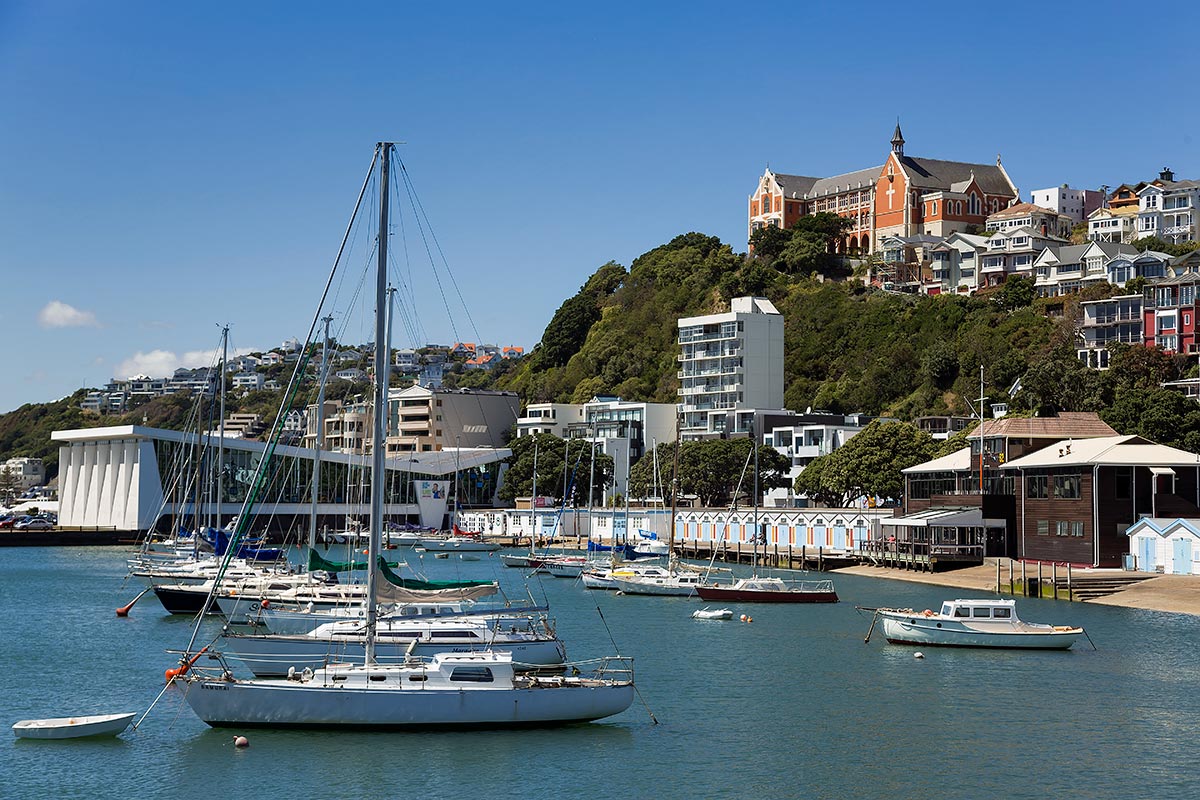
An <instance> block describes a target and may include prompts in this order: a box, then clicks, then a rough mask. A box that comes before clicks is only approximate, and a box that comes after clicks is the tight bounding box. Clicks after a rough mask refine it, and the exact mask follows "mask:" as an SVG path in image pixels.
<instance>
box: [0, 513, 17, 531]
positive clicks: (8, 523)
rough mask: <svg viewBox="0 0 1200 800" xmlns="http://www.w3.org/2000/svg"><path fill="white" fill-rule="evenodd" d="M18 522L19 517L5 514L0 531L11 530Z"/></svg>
mask: <svg viewBox="0 0 1200 800" xmlns="http://www.w3.org/2000/svg"><path fill="white" fill-rule="evenodd" d="M16 521H17V517H15V516H14V515H12V514H5V515H4V516H2V517H0V530H4V529H5V528H11V527H12V526H13V524H14V523H15V522H16Z"/></svg>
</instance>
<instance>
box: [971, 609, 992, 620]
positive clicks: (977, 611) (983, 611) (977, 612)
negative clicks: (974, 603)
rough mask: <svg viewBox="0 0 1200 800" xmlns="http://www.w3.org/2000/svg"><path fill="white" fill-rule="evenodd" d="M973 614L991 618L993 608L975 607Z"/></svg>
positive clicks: (972, 610)
mask: <svg viewBox="0 0 1200 800" xmlns="http://www.w3.org/2000/svg"><path fill="white" fill-rule="evenodd" d="M971 616H973V617H987V618H991V616H992V610H991V609H990V608H973V609H971Z"/></svg>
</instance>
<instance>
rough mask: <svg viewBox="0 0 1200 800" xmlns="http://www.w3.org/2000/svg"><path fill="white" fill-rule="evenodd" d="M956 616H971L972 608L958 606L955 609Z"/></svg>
mask: <svg viewBox="0 0 1200 800" xmlns="http://www.w3.org/2000/svg"><path fill="white" fill-rule="evenodd" d="M954 616H956V617H969V616H971V609H969V608H962V607H961V606H960V607H958V608H956V609H954Z"/></svg>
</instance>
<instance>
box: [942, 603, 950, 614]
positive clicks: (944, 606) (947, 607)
mask: <svg viewBox="0 0 1200 800" xmlns="http://www.w3.org/2000/svg"><path fill="white" fill-rule="evenodd" d="M942 616H943V617H948V616H950V604H949V603H942Z"/></svg>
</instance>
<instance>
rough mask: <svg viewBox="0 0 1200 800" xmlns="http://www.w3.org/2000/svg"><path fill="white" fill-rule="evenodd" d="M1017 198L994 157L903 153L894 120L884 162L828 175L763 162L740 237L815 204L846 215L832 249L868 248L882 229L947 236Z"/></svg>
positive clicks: (784, 223)
mask: <svg viewBox="0 0 1200 800" xmlns="http://www.w3.org/2000/svg"><path fill="white" fill-rule="evenodd" d="M1019 198H1020V192H1019V191H1018V190H1017V187H1016V186H1015V185H1014V184H1013V182H1012V181H1011V180H1010V179H1009V177H1008V173H1007V172H1005V170H1004V167H1003V165H1002V164H1001V163H1000V158H999V157H998V156H997V158H996V163H995V164H994V165H992V164H970V163H966V162H962V161H941V160H937V159H931V158H917V157H915V156H907V155H905V154H904V136H903V134H901V132H900V125H899V123H897V124H896V130H895V133H893V134H892V141H891V151H890V152H889V153H888V154H887V157H886V159H885V160H884V162H883V164H882V165H881V166H878V167H868V168H866V169H860V170H857V171H855V172H848V173H845V174H843V175H835V176H833V177H831V178H812V177H805V176H802V175H784V174H781V173H775V172H772V171H771V170H770V169H767V170H766V171H765V172H764V173H763V175H762V177H761V178H760V179H759V181H758V186H757V187H756V188H755V190H754V192H753V193H752V194H751V195H750V197H749V201H748V203H749V222H748V226H747V236H749V235H751V234H753V233H754V231H756V230H758V229H759V228H761V227H764V226H767V225H774V226H775V227H780V228H787V227H790V226H791V225H792V224H793V223H795V221H796V220H798V219H799V218H800V217H801V216H803V215H806V214H817V213H820V212H822V211H826V212H830V213H834V214H839V215H841V216H843V217H847V218H848V219H851V220H852V221H853V223H854V224H853V227H852V228H851V230H850V231H849V232H848V233H847V234H846V237H845V238H844V239H843V240H842V241H841V242H839V243H838V244H837V246H836V247H835V251H836V252H839V253H847V254H858V253H861V254H866V253H871V252H875V250H876V248H877V246H878V243H879V239H880V237H883V236H889V235H891V236H904V237H907V236H919V235H928V236H948V235H949V234H951V233H954V232H955V231H963V230H965V229H966V227H967V226H968V225H978V226H980V227H981V228H982V226H983V225H984V222H985V221H986V219H987V217H988V215H990V214H993V213H995V212H997V211H1000V210H1001V209H1004V208H1007V207H1008V206H1009V205H1011V204H1013V203H1014V202H1016V201H1017V200H1018V199H1019Z"/></svg>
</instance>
